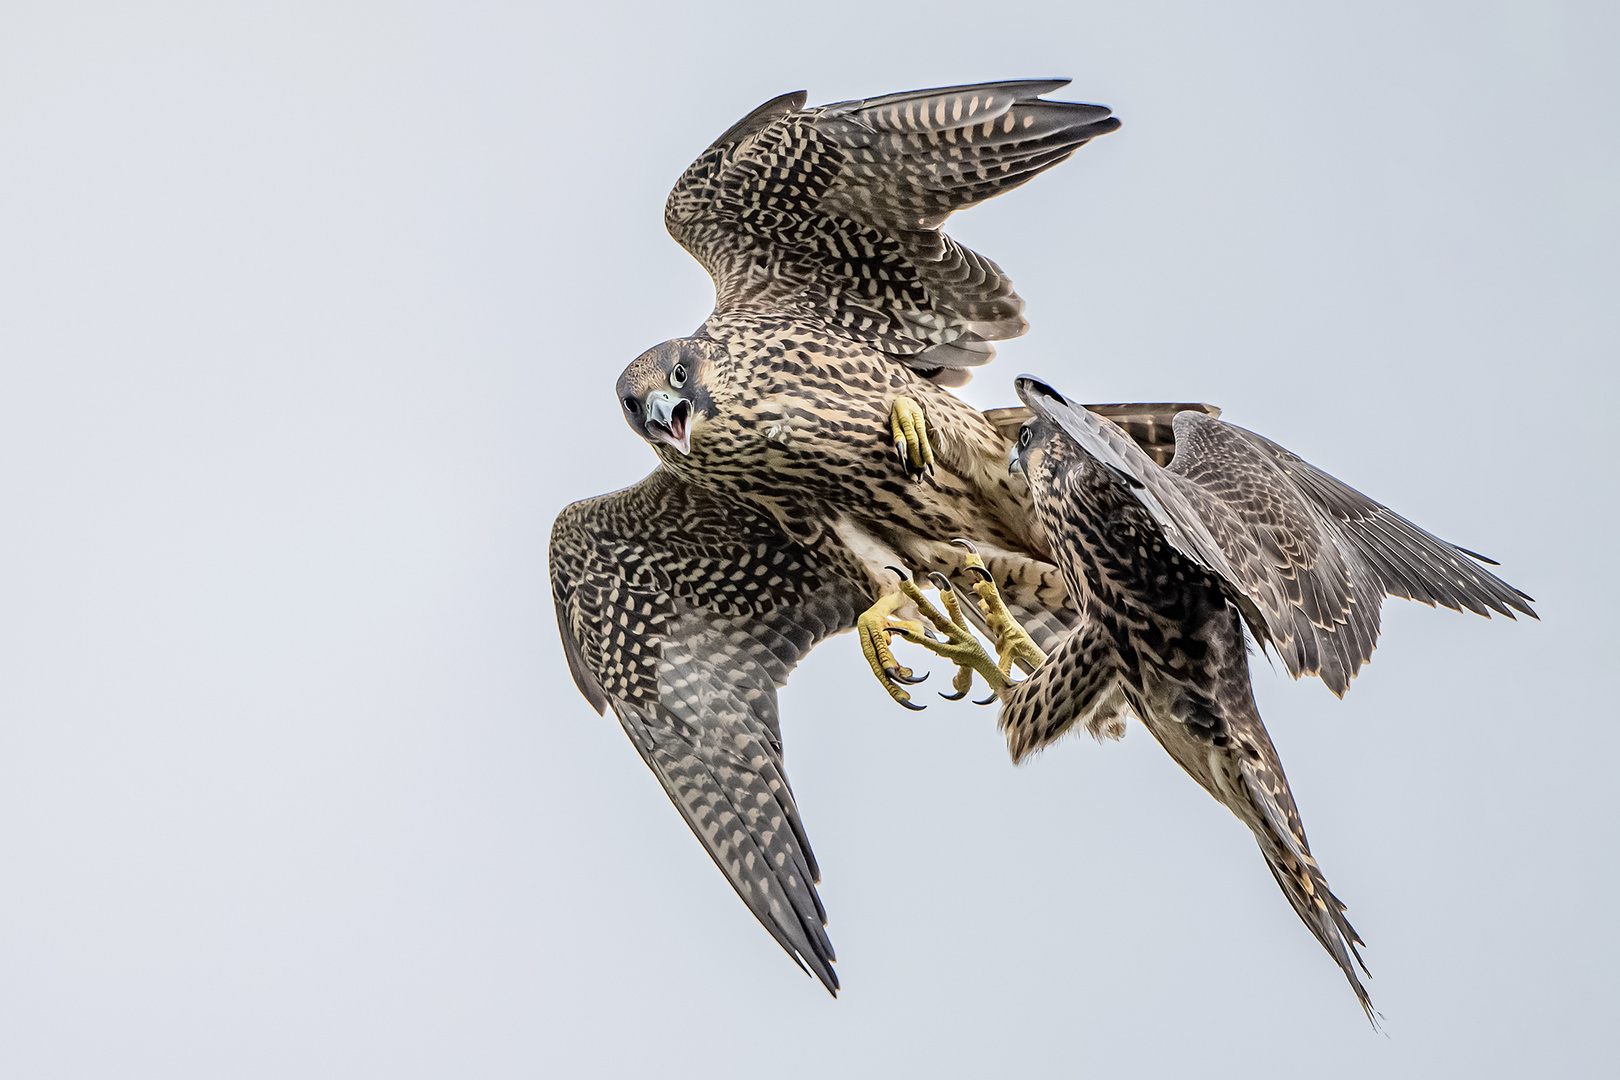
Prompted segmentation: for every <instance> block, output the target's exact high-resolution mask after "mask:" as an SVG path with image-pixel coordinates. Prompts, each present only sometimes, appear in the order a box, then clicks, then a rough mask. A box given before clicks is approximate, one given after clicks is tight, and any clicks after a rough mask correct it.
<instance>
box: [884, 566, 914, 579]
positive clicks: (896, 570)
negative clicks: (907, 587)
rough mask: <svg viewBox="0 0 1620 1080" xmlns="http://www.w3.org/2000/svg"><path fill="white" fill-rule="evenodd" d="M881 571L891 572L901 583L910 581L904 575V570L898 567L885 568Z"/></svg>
mask: <svg viewBox="0 0 1620 1080" xmlns="http://www.w3.org/2000/svg"><path fill="white" fill-rule="evenodd" d="M883 569H885V570H889V571H892V572H893V573H894V576H895V577H897V578H899V579H900V580H901V581H910V580H911V578H910V577H909V576H908V575H907V574H906V572H905V571H904V570H902V569H900V568H899V567H898V566H885V567H884V568H883Z"/></svg>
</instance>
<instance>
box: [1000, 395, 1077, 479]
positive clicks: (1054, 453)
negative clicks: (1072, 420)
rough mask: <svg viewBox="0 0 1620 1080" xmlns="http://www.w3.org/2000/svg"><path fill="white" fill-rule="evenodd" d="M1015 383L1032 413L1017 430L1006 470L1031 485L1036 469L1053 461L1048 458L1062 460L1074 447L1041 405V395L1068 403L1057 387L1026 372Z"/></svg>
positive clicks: (1071, 441) (1009, 451) (1061, 402)
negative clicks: (1021, 476) (1020, 474)
mask: <svg viewBox="0 0 1620 1080" xmlns="http://www.w3.org/2000/svg"><path fill="white" fill-rule="evenodd" d="M1015 385H1016V386H1017V387H1018V393H1019V396H1020V397H1022V398H1023V399H1024V401H1025V403H1026V404H1028V405H1029V406H1030V411H1031V413H1033V414H1034V415H1032V416H1031V417H1030V418H1029V419H1028V420H1026V421H1025V422H1024V426H1023V427H1021V428H1019V429H1018V436H1017V438H1015V439H1014V440H1013V444H1012V448H1011V449H1010V450H1008V451H1007V471H1008V472H1013V473H1022V474H1023V476H1024V479H1026V480H1028V481H1030V483H1031V484H1032V485H1033V484H1034V482H1035V477H1036V475H1037V473H1036V470H1037V469H1039V468H1040V466H1041V464H1042V463H1043V462H1047V463H1050V464H1055V462H1048V459H1052V458H1055V459H1058V460H1061V459H1066V458H1068V457H1070V456H1072V455H1071V454H1070V453H1069V451H1070V450H1071V449H1072V448H1073V446H1074V440H1072V439H1070V438H1069V437H1067V435H1066V434H1065V433H1064V431H1063V429H1062V428H1061V427H1059V426H1058V423H1057V421H1056V420H1054V419H1053V418H1052V416H1051V414H1050V413H1048V412H1047V411H1046V409H1044V408H1042V404H1043V398H1050V399H1055V400H1056V401H1057V402H1059V403H1060V404H1064V405H1067V404H1068V402H1066V401H1064V399H1063V397H1062V395H1060V394H1059V393H1058V392H1057V391H1056V390H1053V389H1052V388H1051V387H1050V386H1047V385H1046V384H1045V383H1042V382H1040V381H1038V380H1036V379H1032V378H1030V377H1029V376H1028V375H1025V376H1022V377H1020V378H1019V379H1018V381H1017V383H1016V384H1015Z"/></svg>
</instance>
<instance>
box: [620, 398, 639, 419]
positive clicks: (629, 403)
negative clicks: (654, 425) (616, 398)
mask: <svg viewBox="0 0 1620 1080" xmlns="http://www.w3.org/2000/svg"><path fill="white" fill-rule="evenodd" d="M624 407H625V408H626V409H629V410H630V415H631V416H634V415H636V414H637V413H639V412H640V411H641V402H639V401H637V400H636V399H635V398H633V397H627V398H625V399H624Z"/></svg>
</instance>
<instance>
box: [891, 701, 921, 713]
mask: <svg viewBox="0 0 1620 1080" xmlns="http://www.w3.org/2000/svg"><path fill="white" fill-rule="evenodd" d="M895 700H896V701H900V699H899V698H895ZM900 704H902V705H904V706H905V707H906V708H908V709H910V710H911V711H912V712H922V711H923V710H924V709H926V708H928V706H926V705H913V704H912V703H911V702H909V701H900Z"/></svg>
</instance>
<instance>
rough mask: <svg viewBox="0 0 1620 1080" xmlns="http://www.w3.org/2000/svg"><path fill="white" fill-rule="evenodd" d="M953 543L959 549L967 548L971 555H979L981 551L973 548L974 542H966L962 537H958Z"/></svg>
mask: <svg viewBox="0 0 1620 1080" xmlns="http://www.w3.org/2000/svg"><path fill="white" fill-rule="evenodd" d="M951 543H953V544H955V545H956V546H957V547H961V548H967V549H968V554H969V555H977V554H978V553H979V549H978V548H976V547H974V546H973V541H971V540H964V539H962V538H961V537H960V536H958V537H957V538H956V539H955V540H952V541H951Z"/></svg>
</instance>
